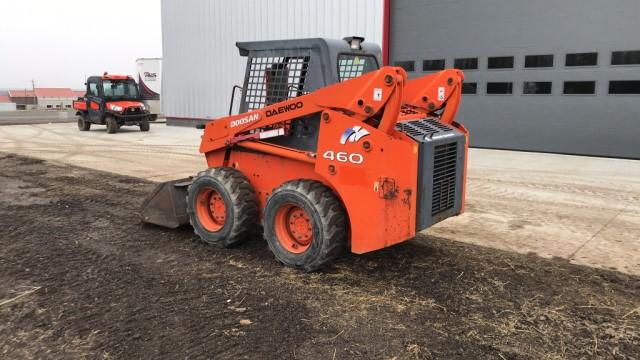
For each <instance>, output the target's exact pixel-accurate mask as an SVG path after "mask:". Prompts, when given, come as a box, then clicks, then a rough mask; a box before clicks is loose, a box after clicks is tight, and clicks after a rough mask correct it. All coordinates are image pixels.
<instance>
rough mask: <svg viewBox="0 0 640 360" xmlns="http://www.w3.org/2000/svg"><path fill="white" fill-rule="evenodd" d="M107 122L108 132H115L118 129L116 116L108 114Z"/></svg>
mask: <svg viewBox="0 0 640 360" xmlns="http://www.w3.org/2000/svg"><path fill="white" fill-rule="evenodd" d="M106 122H107V133H109V134H115V133H116V131H118V121H116V118H114V117H113V116H108V117H107V120H106Z"/></svg>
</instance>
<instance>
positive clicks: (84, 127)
mask: <svg viewBox="0 0 640 360" xmlns="http://www.w3.org/2000/svg"><path fill="white" fill-rule="evenodd" d="M89 129H91V123H90V122H88V121H87V120H85V118H84V115H79V116H78V130H80V131H89Z"/></svg>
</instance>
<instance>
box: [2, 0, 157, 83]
mask: <svg viewBox="0 0 640 360" xmlns="http://www.w3.org/2000/svg"><path fill="white" fill-rule="evenodd" d="M141 57H162V35H161V28H160V0H128V1H124V0H104V1H97V0H82V1H80V0H69V1H52V0H17V1H9V0H2V1H0V89H6V88H16V89H22V88H25V87H27V88H31V80H32V79H33V80H34V81H35V83H36V87H70V88H74V89H82V88H83V83H84V78H85V76H90V75H99V74H102V73H103V72H104V71H108V72H109V73H113V74H130V75H133V73H134V71H135V61H136V59H137V58H141Z"/></svg>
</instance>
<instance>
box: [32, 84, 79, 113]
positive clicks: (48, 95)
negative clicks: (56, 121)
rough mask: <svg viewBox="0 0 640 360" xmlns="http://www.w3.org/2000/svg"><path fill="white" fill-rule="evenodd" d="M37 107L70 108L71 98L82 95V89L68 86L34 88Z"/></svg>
mask: <svg viewBox="0 0 640 360" xmlns="http://www.w3.org/2000/svg"><path fill="white" fill-rule="evenodd" d="M35 95H36V98H37V101H38V109H44V110H46V109H49V110H56V109H57V110H62V109H70V108H71V107H72V105H73V100H76V99H77V98H78V97H79V96H83V95H84V91H74V90H71V89H69V88H35Z"/></svg>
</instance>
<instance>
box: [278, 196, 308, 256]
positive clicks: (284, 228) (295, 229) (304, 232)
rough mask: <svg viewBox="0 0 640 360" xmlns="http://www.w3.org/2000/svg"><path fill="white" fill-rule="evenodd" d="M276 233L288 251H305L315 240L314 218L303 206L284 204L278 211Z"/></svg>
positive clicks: (298, 252) (297, 252)
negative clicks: (312, 218)
mask: <svg viewBox="0 0 640 360" xmlns="http://www.w3.org/2000/svg"><path fill="white" fill-rule="evenodd" d="M275 233H276V234H275V235H276V238H277V239H278V242H280V245H282V247H284V248H285V249H287V251H289V252H292V253H296V254H300V253H303V252H305V251H306V250H307V249H308V248H309V246H311V243H312V242H313V220H311V217H310V216H309V214H307V212H306V211H304V209H302V208H301V207H299V206H297V205H293V204H287V205H284V206H282V207H281V208H280V209H278V211H277V212H276V218H275Z"/></svg>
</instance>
